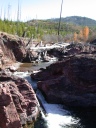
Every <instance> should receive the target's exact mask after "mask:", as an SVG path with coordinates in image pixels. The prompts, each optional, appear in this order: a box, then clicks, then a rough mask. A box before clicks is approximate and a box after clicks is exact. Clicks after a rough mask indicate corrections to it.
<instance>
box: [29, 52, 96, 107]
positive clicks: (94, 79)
mask: <svg viewBox="0 0 96 128" xmlns="http://www.w3.org/2000/svg"><path fill="white" fill-rule="evenodd" d="M95 58H96V54H78V55H75V56H73V57H70V58H68V59H67V60H65V61H62V62H57V63H55V64H52V65H50V66H49V67H47V68H46V69H44V70H42V71H40V72H38V73H37V74H32V75H31V77H32V78H34V79H36V80H39V81H40V82H38V88H39V89H40V90H41V91H42V92H43V94H44V95H45V97H46V99H47V101H48V102H51V103H61V104H64V105H67V106H74V107H77V106H78V107H96V59H95Z"/></svg>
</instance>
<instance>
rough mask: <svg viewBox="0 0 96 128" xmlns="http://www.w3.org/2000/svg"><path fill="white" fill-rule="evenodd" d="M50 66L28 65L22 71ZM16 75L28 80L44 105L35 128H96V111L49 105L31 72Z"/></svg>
mask: <svg viewBox="0 0 96 128" xmlns="http://www.w3.org/2000/svg"><path fill="white" fill-rule="evenodd" d="M48 65H50V63H40V64H38V65H37V66H32V64H28V63H27V64H24V65H22V66H21V67H20V69H21V70H22V69H23V70H24V69H27V70H29V71H30V70H32V71H33V70H38V69H39V68H45V67H46V66H48ZM20 69H19V70H20ZM14 75H17V76H19V77H23V78H25V79H27V80H28V81H29V83H30V84H31V85H32V87H33V89H34V90H35V91H36V95H37V97H38V99H39V101H40V102H41V103H42V106H43V107H41V109H42V111H41V116H40V117H39V118H38V120H37V122H36V123H35V124H34V128H96V110H95V109H94V110H86V109H85V110H84V109H83V110H81V109H75V110H73V109H70V110H69V109H68V108H66V107H65V106H64V105H61V104H49V103H47V102H46V100H45V98H44V96H43V95H42V93H41V92H40V90H38V89H37V84H36V81H33V80H32V79H31V77H30V72H27V71H25V72H15V73H14Z"/></svg>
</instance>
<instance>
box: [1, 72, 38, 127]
mask: <svg viewBox="0 0 96 128" xmlns="http://www.w3.org/2000/svg"><path fill="white" fill-rule="evenodd" d="M38 115H39V102H38V100H37V98H36V94H35V92H34V90H33V89H32V86H31V85H30V84H29V83H28V81H27V80H25V79H22V78H18V77H14V76H13V75H12V73H11V72H8V71H7V72H6V71H4V70H3V71H1V72H0V128H21V127H22V125H26V124H27V123H32V122H34V121H35V120H36V118H37V116H38Z"/></svg>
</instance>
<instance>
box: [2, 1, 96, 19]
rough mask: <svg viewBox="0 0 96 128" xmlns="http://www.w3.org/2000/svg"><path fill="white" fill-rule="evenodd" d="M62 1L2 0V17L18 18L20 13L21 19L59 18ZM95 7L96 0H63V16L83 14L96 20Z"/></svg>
mask: <svg viewBox="0 0 96 128" xmlns="http://www.w3.org/2000/svg"><path fill="white" fill-rule="evenodd" d="M61 2H62V0H0V17H1V18H2V19H3V18H4V17H5V18H7V19H9V20H17V14H19V15H18V16H19V20H21V21H27V20H32V19H50V18H59V17H60V10H61ZM18 3H19V9H18ZM95 8H96V0H63V6H62V15H61V16H62V17H67V16H82V17H88V18H91V19H94V20H96V14H95ZM18 10H19V13H18Z"/></svg>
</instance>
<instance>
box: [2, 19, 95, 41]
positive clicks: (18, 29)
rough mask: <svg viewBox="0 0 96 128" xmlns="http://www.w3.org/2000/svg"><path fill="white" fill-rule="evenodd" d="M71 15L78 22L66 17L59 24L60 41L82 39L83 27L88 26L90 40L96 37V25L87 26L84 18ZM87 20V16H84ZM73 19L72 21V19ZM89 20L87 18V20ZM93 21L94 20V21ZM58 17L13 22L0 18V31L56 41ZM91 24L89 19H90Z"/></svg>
mask: <svg viewBox="0 0 96 128" xmlns="http://www.w3.org/2000/svg"><path fill="white" fill-rule="evenodd" d="M74 18H75V19H74ZM74 18H73V17H72V19H74V20H75V21H76V22H78V24H80V23H81V21H82V23H81V25H77V24H73V23H72V22H71V21H72V20H70V18H69V20H68V18H66V22H63V18H62V22H61V24H60V35H59V37H60V40H61V41H65V42H66V41H67V42H68V41H74V39H76V38H78V39H79V40H84V39H83V38H84V28H85V27H86V26H87V27H88V32H89V33H88V38H87V40H91V39H93V38H96V25H95V26H94V25H93V26H88V25H85V26H84V24H83V22H84V20H82V18H81V20H80V17H74ZM85 19H86V20H85V21H87V19H88V18H85ZM74 20H73V21H74ZM67 21H68V22H67ZM79 22H80V23H79ZM87 22H89V20H88V21H87ZM94 22H95V21H94ZM58 24H59V21H58V19H54V20H30V21H27V22H20V21H18V22H15V21H8V20H6V19H5V20H0V31H2V32H7V33H10V34H13V35H18V36H22V35H24V33H25V37H29V38H31V37H32V38H33V39H37V40H43V41H46V42H57V41H58ZM90 24H91V20H90Z"/></svg>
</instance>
